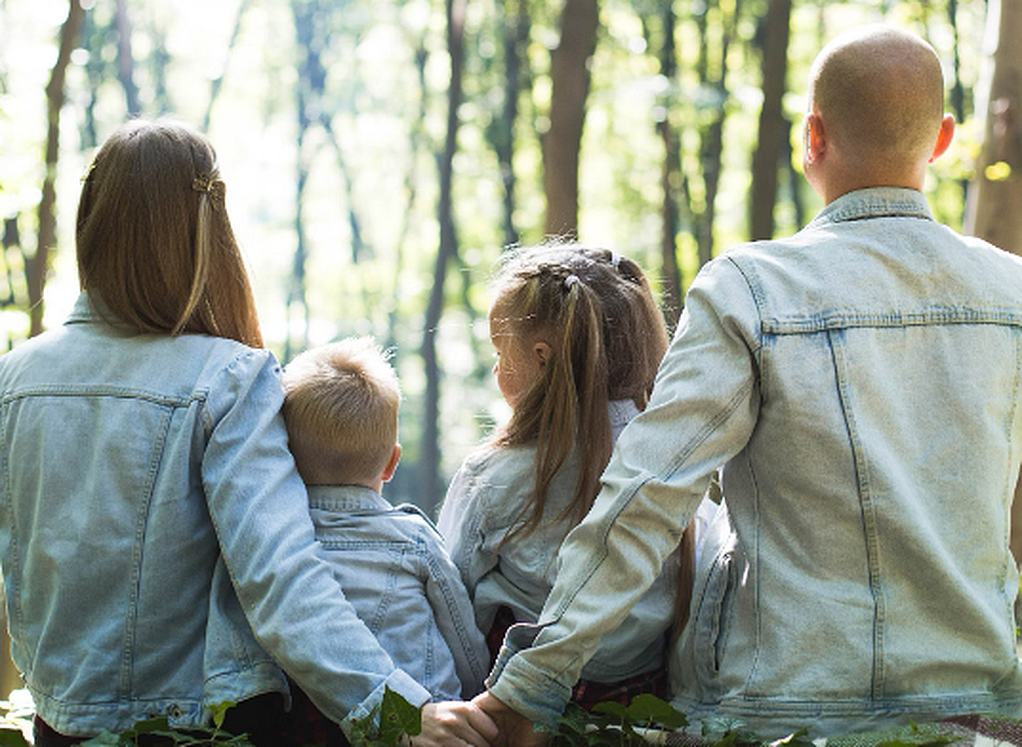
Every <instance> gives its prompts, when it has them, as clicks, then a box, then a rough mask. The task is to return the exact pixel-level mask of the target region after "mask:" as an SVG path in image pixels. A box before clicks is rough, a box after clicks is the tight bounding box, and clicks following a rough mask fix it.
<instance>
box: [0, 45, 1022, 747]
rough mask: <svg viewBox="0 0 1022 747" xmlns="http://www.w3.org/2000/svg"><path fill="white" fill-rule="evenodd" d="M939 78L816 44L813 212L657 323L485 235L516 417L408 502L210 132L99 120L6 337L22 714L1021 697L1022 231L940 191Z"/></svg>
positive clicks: (448, 715) (378, 406)
mask: <svg viewBox="0 0 1022 747" xmlns="http://www.w3.org/2000/svg"><path fill="white" fill-rule="evenodd" d="M943 100H944V88H943V78H942V75H941V68H940V62H939V60H938V58H937V56H936V54H935V52H934V50H933V49H932V47H930V46H929V45H928V44H927V43H926V42H924V41H923V40H921V39H920V38H918V37H916V36H914V35H912V34H909V33H907V32H905V31H902V30H899V29H896V28H893V27H890V26H884V25H870V26H864V27H859V28H856V29H852V30H850V31H847V32H845V33H843V34H841V35H839V36H838V37H836V38H835V39H834V40H832V41H831V42H830V43H829V44H828V45H827V46H826V47H824V49H823V50H822V51H821V52H820V54H819V55H818V56H817V58H816V60H815V62H814V64H813V67H812V70H811V73H810V81H809V90H808V102H807V109H806V113H805V117H804V122H803V149H804V150H803V165H804V171H805V176H806V179H807V180H808V182H809V183H810V184H811V185H812V187H813V188H814V189H815V190H816V191H817V192H818V193H819V194H820V196H821V197H822V198H823V200H824V203H825V205H824V207H823V209H822V210H821V211H820V213H819V214H817V215H816V216H815V218H813V220H812V221H811V222H810V223H809V224H808V225H807V226H806V227H805V228H803V229H802V230H801V231H799V232H798V233H797V234H795V235H794V236H792V237H790V238H786V239H778V240H772V241H763V242H755V243H750V244H744V245H740V246H737V247H733V248H731V249H729V250H728V251H726V252H724V253H722V254H721V255H720V256H718V257H717V258H715V259H713V260H712V261H710V262H709V263H707V264H706V265H705V266H704V267H703V268H702V269H701V270H700V272H699V273H698V275H697V277H696V278H695V280H694V281H693V283H692V285H691V287H690V289H689V291H688V293H687V296H686V302H685V308H684V310H683V313H682V316H681V319H680V321H679V323H678V328H677V330H676V332H675V334H674V336H673V340H669V339H668V333H667V330H666V327H665V324H664V319H663V316H662V314H661V312H660V309H659V308H658V305H657V302H656V299H655V297H654V294H653V292H652V290H651V288H650V285H649V282H648V281H647V278H646V276H645V274H644V272H643V270H642V268H640V266H639V265H638V264H636V263H635V262H634V261H633V260H632V259H630V258H628V257H625V256H621V255H620V254H618V253H617V252H614V251H610V250H606V249H596V248H591V247H587V246H582V245H579V244H577V243H572V242H557V243H550V244H544V245H541V246H537V247H529V248H518V249H512V250H508V252H507V254H506V256H505V258H504V260H503V261H502V262H501V264H500V266H499V268H498V271H497V273H496V276H495V277H496V279H495V283H494V286H493V301H492V305H491V307H490V310H489V318H488V321H489V330H490V339H491V341H492V343H493V347H494V349H495V351H496V356H497V360H496V363H495V365H494V374H495V378H496V381H497V385H498V387H499V389H500V392H501V394H502V395H503V397H504V399H505V400H506V402H507V404H508V405H509V407H510V410H511V416H510V419H509V420H508V422H507V423H506V424H504V425H503V426H501V427H499V428H498V429H497V430H496V432H495V433H494V434H493V435H492V436H491V437H490V439H489V440H488V441H487V442H486V443H485V444H483V445H481V446H480V447H479V448H478V449H477V450H476V451H474V452H473V453H471V454H470V455H469V456H468V458H466V459H465V461H464V463H463V464H462V465H461V467H460V469H459V470H458V471H457V473H456V474H455V476H454V478H453V480H452V482H451V484H450V488H449V490H448V493H447V496H446V498H445V500H444V502H443V504H442V507H441V509H440V513H439V516H438V517H436V525H434V524H433V523H432V521H431V517H427V516H425V515H423V514H422V513H421V511H420V510H419V509H417V508H415V507H413V506H410V505H397V506H395V505H392V504H391V503H390V502H389V501H388V500H387V499H386V498H384V496H383V492H384V486H385V484H386V483H387V482H388V481H389V480H390V479H391V477H392V476H393V474H394V472H395V470H396V469H397V466H398V462H399V460H400V456H401V447H400V445H399V442H398V410H399V404H400V400H401V390H400V385H399V382H398V379H397V376H396V374H395V372H394V370H393V368H392V367H391V365H390V364H389V362H388V360H387V354H386V353H385V351H383V350H381V349H380V348H379V347H378V346H377V345H376V343H375V342H374V341H373V340H371V339H368V338H360V339H347V340H342V341H340V342H335V343H330V344H328V345H324V346H322V347H316V348H313V349H310V350H308V351H306V352H305V353H303V354H301V355H299V356H298V357H297V358H295V359H294V360H293V361H291V362H290V363H289V364H288V365H287V366H286V367H285V368H284V369H283V371H282V370H281V368H280V366H279V365H278V363H277V361H276V360H275V358H274V356H273V355H272V354H271V353H270V352H269V351H267V350H266V349H265V348H264V347H263V341H262V336H261V333H260V327H259V321H258V319H257V315H256V310H255V303H254V299H253V295H252V290H251V287H250V284H249V281H248V276H247V271H246V269H245V266H244V262H243V259H242V255H241V252H240V250H239V247H238V244H237V241H236V239H235V237H234V234H233V232H232V229H231V225H230V221H229V219H228V215H227V210H226V205H225V202H224V198H225V185H224V182H223V181H222V179H221V177H220V174H219V171H218V166H217V160H216V156H215V154H214V151H213V149H212V147H211V145H210V144H209V142H208V141H207V139H206V138H205V137H204V136H203V135H201V134H199V133H197V132H195V131H194V130H192V129H190V128H188V127H186V126H184V125H181V124H179V123H175V122H173V121H166V120H159V121H142V120H137V121H132V122H129V123H127V124H126V125H124V126H123V127H121V128H120V129H119V130H118V131H117V132H116V133H114V135H112V136H111V137H110V138H109V139H108V140H107V141H106V142H105V143H104V144H103V146H102V147H101V148H100V149H99V151H98V153H97V154H96V156H95V159H94V161H93V163H92V166H91V167H90V169H89V172H88V174H87V176H86V178H85V179H84V181H83V185H82V191H81V197H80V201H79V206H78V214H77V223H76V252H77V261H78V273H79V279H80V284H81V294H80V296H79V298H78V300H77V303H76V305H75V307H74V309H73V311H72V312H71V314H70V316H69V318H68V319H67V321H66V323H65V324H64V325H63V326H62V327H61V328H60V329H55V330H51V331H49V332H46V333H44V334H43V335H40V336H39V337H36V338H33V339H32V340H29V341H27V342H25V343H23V344H21V345H20V346H18V347H17V348H15V349H14V350H13V351H11V352H9V353H7V354H5V355H4V356H2V357H0V395H2V400H0V444H2V453H0V457H2V467H0V471H2V478H3V480H2V486H3V487H2V490H3V495H2V500H0V561H2V570H3V579H4V585H5V591H6V599H7V613H8V627H9V631H10V635H11V640H12V654H13V659H14V662H15V664H16V665H17V667H18V669H19V671H20V672H22V674H23V677H24V681H25V684H26V686H27V688H28V689H29V691H30V692H31V694H32V697H33V701H34V705H35V721H34V732H35V734H34V737H35V744H36V745H38V746H39V747H55V746H57V745H71V744H77V743H79V742H81V741H84V740H85V739H88V738H90V737H93V736H95V735H97V734H100V733H101V732H103V731H109V732H120V731H124V730H127V729H129V728H130V727H131V726H132V725H134V724H135V723H136V722H138V721H141V720H144V719H147V718H152V717H154V716H166V717H168V718H169V719H170V721H171V723H172V724H173V725H174V726H175V727H177V728H179V729H182V730H185V731H187V730H188V729H189V728H192V729H194V728H198V727H201V726H203V725H206V724H208V723H209V720H210V714H211V708H212V707H215V706H217V705H218V704H221V703H225V702H233V703H236V704H237V705H235V706H234V707H232V708H230V709H229V710H228V711H227V714H226V721H225V723H224V728H225V729H226V730H227V731H229V732H230V733H235V734H240V733H242V732H244V733H247V734H248V735H249V737H250V739H251V740H252V742H253V743H255V744H256V745H259V746H260V747H274V746H276V745H306V744H317V743H318V744H324V745H327V746H328V747H332V746H333V745H345V744H347V743H348V739H349V738H351V737H352V733H353V731H352V730H353V726H354V725H355V724H357V723H358V722H359V721H361V720H363V719H366V718H373V717H374V715H373V714H374V709H376V708H378V706H379V704H380V703H381V700H382V698H383V696H384V693H385V692H386V690H387V689H390V690H392V691H394V692H396V693H397V694H399V695H401V696H402V697H403V698H404V699H405V700H407V701H408V702H409V703H411V704H413V705H414V706H421V715H422V731H421V733H420V734H419V735H416V736H415V737H414V739H413V740H411V741H412V742H413V743H414V745H415V747H434V746H435V747H440V746H441V745H458V746H459V747H460V746H462V745H473V746H474V747H487V746H489V745H493V746H497V745H511V746H512V747H530V746H531V745H542V744H544V743H545V741H546V736H545V735H544V734H543V733H541V732H537V731H534V725H535V724H551V723H553V722H554V721H555V720H556V719H557V717H558V716H560V714H561V713H562V711H563V710H564V708H565V706H566V704H567V703H568V702H569V701H574V702H576V703H578V704H579V705H581V706H582V707H585V708H590V707H592V706H593V705H595V704H596V703H599V702H601V701H608V700H612V701H617V702H621V703H625V704H627V703H628V702H629V701H630V700H631V698H632V697H634V696H635V695H636V694H639V693H652V694H655V695H658V696H659V697H661V698H663V699H665V700H669V701H671V703H672V704H673V705H675V706H676V707H677V708H678V709H679V710H681V711H683V712H684V713H685V714H686V715H687V716H688V719H689V722H690V726H689V727H687V728H688V729H689V731H690V732H691V733H692V734H693V735H695V736H698V735H699V734H700V731H699V729H700V726H701V724H702V722H704V721H707V720H708V719H711V718H719V717H724V718H729V719H733V720H736V721H738V722H741V723H743V724H745V725H747V726H748V727H749V728H750V729H752V730H753V731H755V732H756V733H757V734H759V735H761V736H763V737H764V738H771V739H773V738H780V737H784V736H786V735H788V734H790V733H792V732H793V731H796V730H798V729H801V728H806V729H808V733H809V735H810V736H812V737H826V736H833V735H837V734H843V733H850V732H864V731H876V730H882V729H885V728H889V727H892V726H897V725H902V724H908V723H910V722H911V721H915V722H919V721H923V720H936V719H941V718H945V717H949V716H955V715H960V714H973V713H998V714H1003V715H1005V716H1008V717H1012V718H1022V667H1020V663H1019V659H1018V657H1017V655H1016V651H1015V618H1014V602H1015V597H1016V594H1017V588H1018V575H1017V569H1016V564H1015V561H1014V559H1013V557H1012V554H1011V552H1010V550H1009V546H1008V537H1009V532H1010V509H1011V502H1012V496H1013V493H1014V488H1015V482H1016V479H1017V476H1018V474H1019V467H1020V462H1022V402H1020V399H1022V260H1020V259H1018V258H1016V257H1014V256H1012V255H1010V254H1008V253H1006V252H1003V251H1001V250H999V249H996V248H994V247H992V246H990V245H989V244H986V243H985V242H983V241H980V240H978V239H975V238H970V237H963V236H961V235H959V234H957V233H955V232H953V231H952V230H951V229H949V228H947V227H945V226H942V225H940V224H939V223H937V222H936V221H935V220H934V219H933V217H932V214H931V212H930V209H929V207H928V205H927V203H926V200H925V198H924V196H923V194H922V187H923V182H924V178H925V174H926V168H927V164H928V163H929V162H930V161H932V160H933V159H935V158H937V157H938V156H940V155H941V154H942V153H943V152H944V151H945V150H946V149H947V148H948V146H949V144H950V142H951V139H952V135H953V132H954V121H953V119H952V118H951V117H950V116H949V115H946V114H944V109H943ZM718 480H719V488H720V489H719V490H711V486H716V483H717V481H718ZM161 740H164V741H161ZM139 743H140V744H148V745H162V744H168V743H169V742H167V741H165V738H163V737H160V736H147V737H143V738H141V739H140V742H139Z"/></svg>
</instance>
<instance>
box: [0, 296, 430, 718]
mask: <svg viewBox="0 0 1022 747" xmlns="http://www.w3.org/2000/svg"><path fill="white" fill-rule="evenodd" d="M104 317H106V318H110V316H109V312H106V313H105V314H100V313H99V312H97V311H96V310H95V307H94V306H93V305H92V304H90V303H89V301H88V296H87V294H85V293H83V294H82V295H81V296H80V297H79V299H78V302H77V304H76V306H75V308H74V311H73V312H72V314H71V316H70V318H69V320H68V321H67V323H66V324H65V325H64V326H63V328H61V329H58V330H53V331H51V332H47V333H46V334H44V335H42V336H40V337H37V338H35V339H33V340H29V341H27V342H25V343H24V344H22V345H20V346H19V347H17V348H16V349H15V350H13V351H12V352H9V353H7V354H6V355H4V356H3V357H0V395H2V400H0V459H2V461H0V477H2V482H0V490H2V493H0V559H2V563H3V576H4V584H5V590H6V595H7V612H8V623H9V628H10V632H11V637H12V640H13V646H12V650H13V656H14V662H15V664H16V665H17V667H18V669H19V670H20V671H21V672H23V676H24V679H25V683H26V684H27V686H28V688H29V689H30V691H31V693H32V696H33V698H34V700H35V706H36V709H37V712H38V713H39V715H40V716H41V717H42V718H43V720H44V721H46V722H47V723H48V724H49V725H50V726H51V727H53V728H54V729H56V730H57V731H59V732H62V733H64V734H70V735H92V734H97V733H98V732H100V731H102V730H104V729H106V730H110V731H115V732H116V731H121V730H124V729H127V728H128V727H130V726H131V725H132V724H133V723H134V722H136V721H138V720H141V719H145V718H147V717H153V716H157V715H166V716H169V717H170V719H171V721H172V723H174V724H175V725H179V726H190V725H197V724H200V723H203V722H205V721H206V719H207V718H208V715H209V711H208V708H209V706H212V705H217V704H220V703H222V702H224V701H241V700H243V699H245V698H249V697H252V696H254V695H258V694H260V693H265V692H273V691H280V692H284V693H286V691H287V685H286V682H285V679H284V678H283V676H282V674H281V672H280V670H279V669H278V667H277V665H276V664H275V663H274V661H273V659H271V657H270V656H269V655H268V654H267V651H269V652H272V654H273V656H274V658H275V659H276V660H277V661H278V662H280V664H281V665H282V666H283V668H284V669H285V670H287V672H288V673H289V674H290V675H291V676H292V677H294V679H295V680H296V681H297V682H298V683H299V685H301V686H302V688H303V689H304V690H305V691H306V692H307V693H309V695H310V697H312V698H313V700H314V701H315V703H316V704H317V705H318V706H319V707H320V708H321V709H322V710H323V711H324V712H325V713H326V714H327V715H329V716H330V717H331V718H333V719H335V720H336V721H338V722H341V723H342V727H344V728H346V729H347V728H348V721H347V720H346V717H350V718H356V717H362V716H365V715H366V714H367V713H368V710H369V709H370V708H371V707H372V706H373V705H374V704H375V703H377V702H379V699H380V698H381V697H382V694H383V691H384V688H385V686H388V685H389V686H390V687H391V688H392V689H394V690H397V691H399V692H401V693H402V694H403V695H404V696H405V697H406V698H408V699H409V700H411V701H412V702H415V703H423V702H425V701H427V700H428V699H429V695H428V693H427V692H426V691H425V690H424V689H423V688H421V687H420V686H419V685H418V684H416V683H415V682H414V681H413V680H412V679H411V678H410V677H409V676H408V675H407V674H405V673H404V672H401V671H400V670H397V669H395V668H394V666H393V664H392V663H391V661H390V659H389V657H388V656H387V654H386V653H385V652H384V651H383V649H382V648H381V647H380V646H379V644H378V643H377V642H376V639H375V638H374V637H373V636H372V634H371V633H370V632H369V631H368V630H367V629H366V627H365V626H364V625H363V624H362V623H361V622H360V621H359V620H358V618H357V616H356V614H355V611H354V609H353V608H352V607H351V605H350V604H348V603H347V601H345V599H344V596H343V593H342V592H341V589H340V586H339V585H338V584H337V581H336V580H335V579H334V577H333V572H332V570H331V569H330V566H329V565H328V564H327V563H325V562H324V561H323V560H322V558H321V557H320V556H319V548H318V545H317V544H316V542H315V536H314V532H313V525H312V521H311V520H310V518H309V512H308V508H307V499H306V493H305V487H304V485H303V484H302V482H301V479H300V477H299V476H298V473H297V471H296V470H295V467H294V462H293V460H292V458H291V455H290V453H289V451H288V445H287V433H286V430H285V428H284V424H283V420H282V418H281V416H280V414H279V409H280V405H281V402H282V399H283V393H282V388H281V385H280V380H279V366H278V364H277V362H276V361H275V360H274V358H273V356H272V354H270V353H269V352H267V351H264V350H254V349H251V348H247V347H245V346H243V345H240V344H238V343H235V342H233V341H230V340H225V339H222V338H215V337H207V336H203V335H183V336H180V337H176V338H172V337H170V336H168V335H148V334H143V335H140V334H134V333H132V332H131V331H128V330H125V328H124V327H123V326H121V325H116V324H110V323H107V322H106V321H104ZM253 633H254V635H253ZM257 641H258V643H257Z"/></svg>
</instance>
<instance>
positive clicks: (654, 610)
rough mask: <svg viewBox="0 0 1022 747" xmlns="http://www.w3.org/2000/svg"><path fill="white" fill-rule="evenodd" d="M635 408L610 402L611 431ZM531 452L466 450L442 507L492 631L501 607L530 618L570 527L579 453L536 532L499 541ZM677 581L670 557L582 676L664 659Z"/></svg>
mask: <svg viewBox="0 0 1022 747" xmlns="http://www.w3.org/2000/svg"><path fill="white" fill-rule="evenodd" d="M638 413H639V410H638V408H637V407H636V406H635V404H634V403H633V402H631V401H630V400H621V401H615V402H611V403H610V414H611V428H612V432H613V434H614V436H615V437H616V436H617V435H618V433H620V432H621V429H622V428H624V426H625V424H627V423H628V421H629V420H631V419H632V418H633V417H635V416H636V415H637V414H638ZM535 457H536V450H535V449H534V448H532V447H516V448H502V447H496V446H486V447H484V448H482V449H480V450H478V451H476V452H474V453H473V454H470V455H469V457H468V458H467V459H466V460H465V462H464V463H463V464H462V466H461V468H460V469H459V470H458V472H457V473H456V474H455V476H454V478H453V480H452V481H451V485H450V487H449V488H448V490H447V497H446V498H445V499H444V503H443V506H442V507H441V509H440V517H439V519H438V522H437V523H438V526H439V527H440V532H441V533H442V534H443V535H444V538H445V540H446V542H447V546H448V548H449V550H450V552H451V557H452V558H453V559H454V562H455V564H456V565H457V566H458V569H459V570H460V571H461V575H462V578H463V579H464V580H465V585H466V586H467V587H468V590H469V594H470V595H471V596H472V602H473V605H474V606H475V612H476V621H477V622H478V623H479V627H480V629H481V630H483V631H489V630H490V626H491V625H492V624H493V618H494V615H496V613H497V609H498V608H499V607H500V606H501V605H507V606H508V607H510V608H511V610H512V611H513V612H514V614H515V619H516V620H519V621H528V622H535V621H536V620H537V619H538V618H539V613H540V611H541V610H542V609H543V603H544V601H545V600H546V598H547V595H548V594H549V593H550V589H551V587H552V586H553V582H554V576H555V574H556V568H557V550H558V548H559V547H560V545H561V542H562V541H563V540H564V537H565V535H566V534H567V531H568V529H569V528H570V525H569V524H568V523H566V522H565V521H558V520H557V519H558V517H559V516H560V515H561V514H562V512H563V511H564V509H565V508H566V507H567V506H568V504H569V503H570V501H571V499H572V497H573V495H574V493H575V483H576V481H577V479H578V469H579V467H578V459H577V458H576V457H574V456H573V457H572V458H571V459H570V461H569V462H568V463H567V464H566V465H565V466H564V467H563V468H562V469H561V471H560V472H558V474H557V475H556V476H555V477H554V479H553V481H552V482H551V484H550V490H549V493H548V495H547V504H546V507H545V511H544V520H543V521H542V522H541V523H540V524H539V526H537V528H536V531H534V532H533V533H532V534H530V535H528V536H526V537H516V538H515V539H514V540H512V541H511V542H508V543H506V544H503V545H502V544H501V543H502V540H503V539H504V537H505V535H506V534H507V532H508V531H509V530H510V529H511V528H513V527H514V526H516V525H518V524H519V523H521V522H522V518H521V512H522V510H523V509H524V508H525V507H526V506H527V505H528V502H529V500H530V498H531V496H532V491H533V488H534V486H535V480H536V459H535ZM547 517H549V518H547ZM676 584H677V556H676V555H674V556H671V558H670V559H669V560H668V562H667V563H666V564H665V566H664V571H663V573H661V574H659V575H658V577H657V579H656V581H655V582H654V583H653V586H652V588H651V589H650V590H649V591H648V592H647V593H646V595H645V596H643V597H642V599H641V600H640V601H639V602H638V603H636V604H635V606H634V607H633V608H632V609H631V611H630V613H629V615H628V617H627V618H626V619H625V621H624V622H623V623H622V624H621V625H620V626H618V628H617V629H615V630H614V631H611V632H609V633H608V634H607V635H606V636H605V637H604V639H603V641H602V642H601V645H600V647H599V649H598V650H597V651H596V653H595V654H594V655H593V656H592V658H591V659H590V660H589V662H588V663H587V664H586V667H585V669H584V670H583V673H582V677H583V678H584V679H587V680H593V681H596V682H616V681H618V680H622V679H625V678H628V677H632V676H634V675H637V674H642V673H644V672H649V671H650V670H653V669H656V668H658V667H661V666H663V665H664V664H665V661H666V650H665V641H664V633H665V631H666V630H667V629H668V628H670V626H671V614H672V612H673V609H674V593H675V586H676Z"/></svg>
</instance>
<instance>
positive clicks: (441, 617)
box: [308, 485, 490, 700]
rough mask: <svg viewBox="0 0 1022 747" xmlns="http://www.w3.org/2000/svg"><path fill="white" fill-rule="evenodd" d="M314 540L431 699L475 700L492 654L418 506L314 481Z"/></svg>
mask: <svg viewBox="0 0 1022 747" xmlns="http://www.w3.org/2000/svg"><path fill="white" fill-rule="evenodd" d="M308 491H309V508H310V511H311V514H312V521H313V523H314V524H315V525H316V539H317V540H319V543H320V546H321V547H322V548H323V555H324V557H325V558H326V559H327V561H328V562H329V563H330V565H331V567H332V568H333V569H334V575H335V576H336V577H337V580H338V581H339V582H340V584H341V586H342V587H343V589H344V596H345V597H346V598H347V600H348V601H349V602H351V604H352V606H354V608H355V611H356V612H358V616H359V617H360V618H361V619H362V621H363V622H365V624H366V625H367V626H368V627H369V630H370V631H371V632H372V633H373V634H374V635H375V636H376V638H377V640H379V642H380V645H381V646H383V648H384V650H385V651H386V652H387V653H388V654H390V658H391V659H393V661H394V664H395V665H396V666H399V667H400V668H401V669H402V670H403V671H405V672H407V673H408V674H409V675H411V676H412V677H414V678H415V680H416V682H418V683H419V684H420V685H422V686H423V687H425V688H426V689H427V690H429V692H430V693H431V694H432V696H433V700H460V699H461V698H471V697H473V696H474V695H476V694H478V693H479V691H480V690H482V688H483V678H484V677H486V672H487V670H488V669H489V663H490V654H489V651H488V650H487V648H486V641H485V640H484V639H483V634H482V633H480V632H479V629H478V628H477V627H476V623H475V616H474V615H473V613H472V602H471V601H470V600H469V598H468V592H467V591H465V585H464V584H463V583H462V581H461V576H460V575H459V573H458V569H457V568H455V567H454V563H452V562H451V558H450V556H448V554H447V549H446V548H445V547H444V542H443V538H442V537H441V536H440V533H439V532H438V531H437V530H436V527H434V526H433V524H432V522H430V521H429V519H427V518H426V516H425V515H424V514H423V513H422V512H421V511H420V510H419V509H417V508H416V507H415V506H411V505H408V504H404V505H401V506H397V507H394V506H391V505H390V503H389V502H387V500H386V499H384V497H383V496H381V495H380V494H379V493H377V492H376V491H375V490H371V489H370V488H365V487H361V486H358V485H337V486H334V485H310V486H308Z"/></svg>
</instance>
